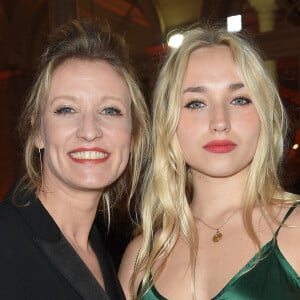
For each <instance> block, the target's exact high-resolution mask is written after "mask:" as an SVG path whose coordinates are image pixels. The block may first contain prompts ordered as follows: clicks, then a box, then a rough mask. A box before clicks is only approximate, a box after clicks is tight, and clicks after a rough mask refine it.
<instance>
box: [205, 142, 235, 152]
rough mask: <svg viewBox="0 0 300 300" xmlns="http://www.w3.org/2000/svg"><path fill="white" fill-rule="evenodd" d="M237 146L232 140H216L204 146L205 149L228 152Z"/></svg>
mask: <svg viewBox="0 0 300 300" xmlns="http://www.w3.org/2000/svg"><path fill="white" fill-rule="evenodd" d="M235 147H236V144H235V143H234V142H232V141H230V140H214V141H210V142H208V143H207V144H205V145H204V146H203V149H204V150H206V151H208V152H212V153H228V152H230V151H232V150H233V149H234V148H235Z"/></svg>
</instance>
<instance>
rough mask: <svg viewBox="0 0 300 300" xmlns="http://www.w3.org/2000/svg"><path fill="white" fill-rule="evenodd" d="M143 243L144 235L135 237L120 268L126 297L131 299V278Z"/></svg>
mask: <svg viewBox="0 0 300 300" xmlns="http://www.w3.org/2000/svg"><path fill="white" fill-rule="evenodd" d="M141 245H142V235H139V236H137V237H136V238H134V239H133V240H132V241H131V242H130V243H129V244H128V246H127V248H126V250H125V252H124V255H123V257H122V260H121V264H120V268H119V279H120V282H121V285H122V287H123V290H124V293H125V296H126V299H130V296H129V295H130V279H131V276H132V274H133V271H134V267H135V262H136V258H137V255H138V253H139V251H140V248H141Z"/></svg>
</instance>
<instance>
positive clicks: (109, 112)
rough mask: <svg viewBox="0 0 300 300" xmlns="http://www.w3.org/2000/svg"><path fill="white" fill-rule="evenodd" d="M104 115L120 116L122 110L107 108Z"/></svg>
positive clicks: (103, 112) (103, 111)
mask: <svg viewBox="0 0 300 300" xmlns="http://www.w3.org/2000/svg"><path fill="white" fill-rule="evenodd" d="M101 113H102V114H104V115H111V116H120V115H122V114H121V110H119V109H118V108H116V107H106V108H104V109H103V110H102V111H101Z"/></svg>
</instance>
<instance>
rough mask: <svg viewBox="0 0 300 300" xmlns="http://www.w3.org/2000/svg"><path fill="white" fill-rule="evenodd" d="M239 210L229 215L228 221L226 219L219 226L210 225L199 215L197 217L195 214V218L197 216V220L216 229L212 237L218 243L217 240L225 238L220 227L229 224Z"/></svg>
mask: <svg viewBox="0 0 300 300" xmlns="http://www.w3.org/2000/svg"><path fill="white" fill-rule="evenodd" d="M237 211H238V210H235V211H234V212H233V214H232V215H230V216H229V217H228V219H226V221H225V222H224V223H223V224H222V225H221V226H219V227H213V226H211V225H208V224H207V223H205V222H204V221H202V220H201V219H200V218H197V217H195V216H194V218H195V219H196V220H198V221H200V222H201V223H202V224H203V225H205V226H206V227H207V228H209V229H212V230H215V231H216V232H215V234H214V235H213V237H212V241H213V242H215V243H217V242H219V241H220V240H221V239H222V238H223V234H222V233H221V231H220V229H221V228H223V227H224V226H225V225H226V224H227V222H228V221H229V220H230V219H231V218H232V217H233V216H234V215H235V213H236V212H237Z"/></svg>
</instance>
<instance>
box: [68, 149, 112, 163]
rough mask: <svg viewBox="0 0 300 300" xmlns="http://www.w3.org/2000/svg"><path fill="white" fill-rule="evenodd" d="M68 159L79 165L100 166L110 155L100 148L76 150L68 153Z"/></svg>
mask: <svg viewBox="0 0 300 300" xmlns="http://www.w3.org/2000/svg"><path fill="white" fill-rule="evenodd" d="M68 155H69V157H70V158H71V159H72V160H73V161H75V162H77V163H81V164H100V163H103V162H105V161H106V160H108V159H109V157H110V153H109V152H107V151H106V150H104V149H102V148H98V147H95V148H77V149H74V150H72V151H70V152H69V153H68Z"/></svg>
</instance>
